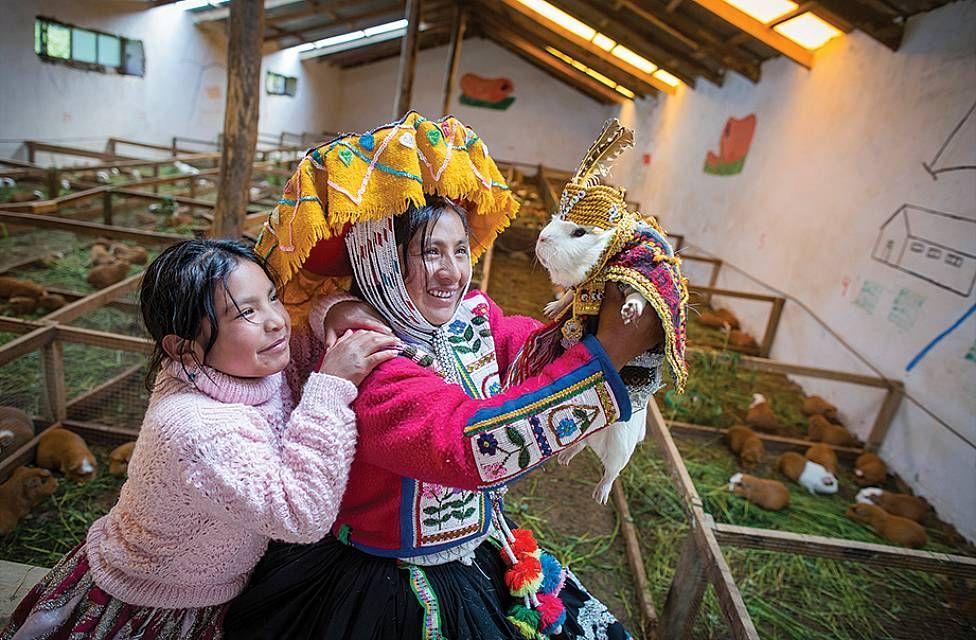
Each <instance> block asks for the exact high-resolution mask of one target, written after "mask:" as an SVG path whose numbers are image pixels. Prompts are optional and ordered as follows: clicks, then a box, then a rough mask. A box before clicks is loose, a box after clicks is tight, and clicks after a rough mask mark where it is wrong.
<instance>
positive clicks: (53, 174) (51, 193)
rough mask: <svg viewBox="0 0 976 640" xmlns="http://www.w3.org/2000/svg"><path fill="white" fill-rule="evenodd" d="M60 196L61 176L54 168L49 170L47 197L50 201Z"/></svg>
mask: <svg viewBox="0 0 976 640" xmlns="http://www.w3.org/2000/svg"><path fill="white" fill-rule="evenodd" d="M60 195H61V176H60V175H59V174H58V170H57V169H55V168H53V167H52V168H50V169H48V170H47V197H48V200H54V199H55V198H57V197H59V196H60Z"/></svg>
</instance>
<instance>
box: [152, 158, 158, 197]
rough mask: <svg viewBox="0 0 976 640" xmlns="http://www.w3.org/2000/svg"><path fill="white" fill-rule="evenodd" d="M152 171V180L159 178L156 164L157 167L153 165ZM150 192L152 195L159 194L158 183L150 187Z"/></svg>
mask: <svg viewBox="0 0 976 640" xmlns="http://www.w3.org/2000/svg"><path fill="white" fill-rule="evenodd" d="M152 171H153V178H154V179H155V178H158V177H159V165H158V164H157V165H153V168H152ZM152 190H153V193H159V183H156V184H154V185H153V186H152Z"/></svg>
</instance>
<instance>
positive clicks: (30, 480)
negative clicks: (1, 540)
mask: <svg viewBox="0 0 976 640" xmlns="http://www.w3.org/2000/svg"><path fill="white" fill-rule="evenodd" d="M57 488H58V481H57V480H56V479H55V478H54V477H53V476H52V475H51V472H50V471H48V470H47V469H36V468H30V467H17V469H15V470H14V472H13V474H12V475H11V476H10V479H9V480H7V481H6V482H4V483H3V484H0V534H5V533H10V532H11V531H13V529H14V527H16V526H17V523H18V522H20V519H21V518H23V517H24V516H26V515H27V514H28V513H30V510H31V508H32V507H34V506H35V505H37V504H38V503H40V501H41V500H43V499H44V498H46V497H48V496H49V495H51V494H52V493H54V491H55V490H56V489H57Z"/></svg>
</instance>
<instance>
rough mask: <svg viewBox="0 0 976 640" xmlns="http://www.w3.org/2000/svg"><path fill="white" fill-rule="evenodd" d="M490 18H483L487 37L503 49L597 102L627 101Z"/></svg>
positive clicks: (622, 96)
mask: <svg viewBox="0 0 976 640" xmlns="http://www.w3.org/2000/svg"><path fill="white" fill-rule="evenodd" d="M494 20H495V19H494V18H489V19H488V20H486V21H485V22H486V23H487V24H488V25H489V26H490V31H487V33H488V37H489V38H491V39H492V40H495V41H496V42H498V44H500V45H502V46H503V47H505V48H506V49H510V50H511V51H513V52H515V53H517V54H518V55H519V56H520V57H522V58H524V59H525V60H527V61H528V62H530V63H532V64H533V65H534V66H536V67H539V68H540V69H541V70H542V71H544V72H545V73H547V74H548V75H550V76H553V77H554V78H556V79H557V80H559V81H560V82H563V83H564V84H568V85H569V86H570V87H572V88H573V89H576V90H577V91H580V92H582V93H585V94H586V95H588V96H589V97H591V98H593V99H594V100H596V101H597V102H600V103H603V104H613V103H616V104H623V103H624V102H627V98H626V97H625V96H624V95H622V94H620V93H618V92H617V91H615V90H613V89H611V88H610V87H608V86H606V85H604V84H601V83H599V82H597V81H596V80H594V79H592V78H590V77H589V76H587V75H583V74H582V73H579V72H576V71H575V70H574V71H572V72H570V71H568V70H567V69H568V67H566V66H565V65H563V64H562V63H561V62H559V61H558V60H557V59H556V58H554V57H552V56H551V55H549V54H548V53H546V52H545V51H544V50H542V49H540V48H539V47H537V46H536V45H534V44H533V43H531V42H529V41H528V40H526V39H525V38H523V37H521V36H520V35H518V34H516V33H514V32H512V31H510V30H509V29H508V28H507V27H506V26H505V25H504V24H502V23H500V22H495V21H494Z"/></svg>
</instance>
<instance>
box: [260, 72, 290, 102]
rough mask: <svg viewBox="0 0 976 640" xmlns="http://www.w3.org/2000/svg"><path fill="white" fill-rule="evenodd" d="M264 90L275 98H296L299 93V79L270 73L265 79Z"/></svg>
mask: <svg viewBox="0 0 976 640" xmlns="http://www.w3.org/2000/svg"><path fill="white" fill-rule="evenodd" d="M264 90H265V91H266V92H267V93H268V94H269V95H273V96H294V95H295V94H296V93H297V92H298V78H292V77H291V76H285V75H282V74H280V73H275V72H274V71H269V72H268V75H267V76H266V77H265V79H264Z"/></svg>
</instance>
